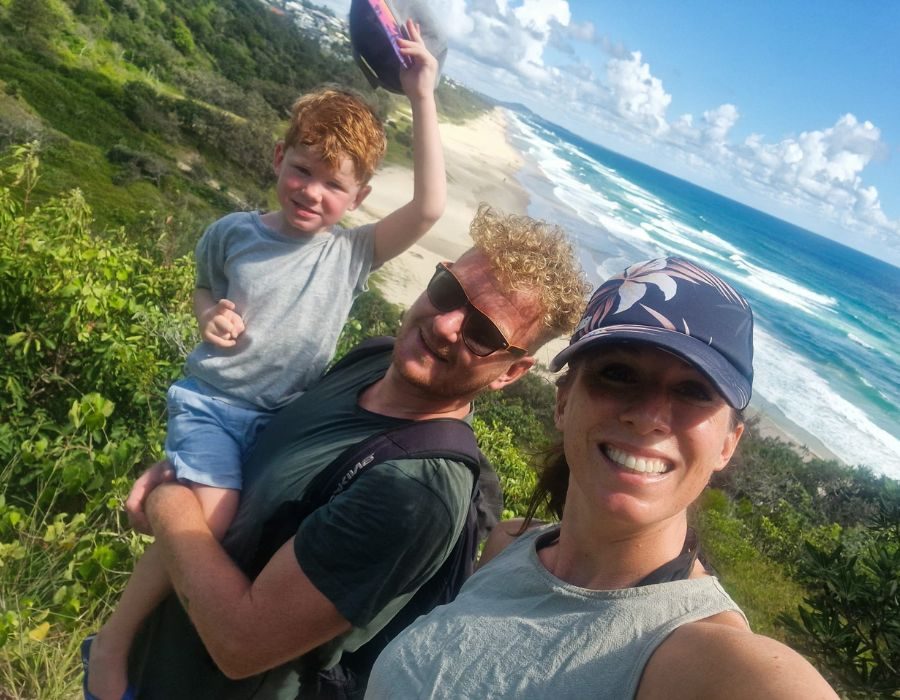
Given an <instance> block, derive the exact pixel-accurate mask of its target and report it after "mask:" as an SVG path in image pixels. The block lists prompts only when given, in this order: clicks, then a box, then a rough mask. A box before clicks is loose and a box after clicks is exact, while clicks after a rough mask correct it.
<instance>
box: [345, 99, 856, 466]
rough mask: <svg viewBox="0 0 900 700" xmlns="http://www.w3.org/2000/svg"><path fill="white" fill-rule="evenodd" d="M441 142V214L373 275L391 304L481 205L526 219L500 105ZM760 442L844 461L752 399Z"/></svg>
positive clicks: (382, 211)
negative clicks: (444, 195) (443, 193)
mask: <svg viewBox="0 0 900 700" xmlns="http://www.w3.org/2000/svg"><path fill="white" fill-rule="evenodd" d="M440 130H441V141H442V143H443V147H444V158H445V161H446V170H447V206H446V209H445V213H444V216H443V217H441V219H440V220H439V221H438V222H437V223H436V224H435V225H434V227H433V228H432V229H431V231H429V232H428V233H427V234H425V236H423V237H422V239H421V240H420V241H419V242H418V243H417V244H415V245H414V246H412V247H411V248H409V249H408V250H406V251H405V252H404V253H402V254H401V255H399V256H397V257H396V258H394V259H393V260H390V261H389V262H387V263H386V264H385V265H384V266H383V267H382V268H381V269H380V270H378V271H377V272H376V273H375V275H374V276H373V282H374V284H375V286H377V288H378V290H379V292H380V293H381V294H383V295H384V297H385V298H386V299H387V300H388V301H389V302H391V303H395V304H399V305H400V306H403V307H408V306H410V305H411V304H412V303H413V301H415V299H416V298H417V297H418V296H419V294H420V293H421V292H422V290H423V289H424V288H425V285H426V284H428V280H429V279H430V278H431V275H432V274H433V273H434V268H435V266H436V265H437V263H439V262H441V261H443V260H455V259H456V258H457V257H459V256H460V255H461V254H462V253H464V252H465V251H466V250H468V248H469V247H470V246H471V244H472V241H471V238H469V233H468V231H469V222H470V221H471V220H472V217H473V216H474V214H475V211H476V209H477V208H478V205H479V203H481V202H487V203H488V204H490V205H491V206H493V207H495V208H496V209H498V210H499V211H502V212H505V213H509V214H527V213H528V205H529V201H530V198H529V194H528V192H527V191H526V190H525V189H524V187H523V186H522V185H521V184H520V183H519V181H518V179H517V175H518V174H519V173H520V171H522V170H523V169H524V168H525V167H526V165H527V164H526V161H525V159H524V157H523V156H522V154H520V153H519V152H518V151H517V150H516V149H515V147H514V146H513V145H512V144H511V142H510V140H509V134H508V124H507V116H506V114H505V112H504V110H503V109H502V108H499V107H498V108H495V109H494V110H492V111H491V112H488V113H487V114H484V115H482V116H480V117H478V118H476V119H474V120H471V121H468V122H466V123H464V124H451V123H444V122H442V123H441V124H440ZM412 184H413V182H412V173H411V171H410V169H409V168H406V167H401V166H396V165H388V166H384V167H383V168H381V169H380V170H379V171H378V172H377V173H376V175H375V177H374V178H373V180H372V192H371V194H369V196H368V197H367V198H366V200H365V201H364V202H363V203H362V205H361V206H360V207H359V208H358V209H357V210H356V211H354V212H353V213H352V216H351V217H349V218H350V223H351V224H352V225H360V224H363V223H366V222H370V221H377V220H378V219H381V218H382V217H384V216H386V215H387V214H388V213H390V212H391V211H393V210H394V209H396V208H398V207H400V206H401V205H403V204H404V203H405V202H407V201H409V199H410V198H411V196H412ZM566 343H567V339H566V338H558V339H556V340H553V341H551V342H549V343H547V344H546V345H545V346H544V347H543V348H541V350H540V351H539V352H538V353H537V354H536V357H537V367H536V370H537V371H538V372H540V373H541V374H543V375H544V376H547V377H550V378H552V377H553V376H554V375H553V374H552V373H551V372H550V371H549V369H547V367H548V365H549V363H550V359H551V358H552V357H553V356H554V355H555V354H556V353H557V352H559V351H560V350H562V349H563V348H564V347H565V345H566ZM747 417H748V418H753V420H754V421H755V422H756V429H757V431H758V432H759V434H760V435H762V436H763V437H772V438H777V439H779V440H781V441H783V442H785V443H787V444H789V445H791V446H792V447H793V448H794V449H795V451H796V452H797V453H798V454H800V455H801V457H803V458H804V459H807V460H808V459H812V458H820V459H835V460H838V461H840V460H839V458H838V457H837V456H836V455H834V454H833V453H832V452H831V451H830V450H828V449H827V448H826V447H825V445H823V444H822V443H821V442H820V441H819V440H817V439H816V438H815V437H814V436H812V435H810V434H809V433H808V432H806V431H804V430H803V429H801V428H800V427H799V426H796V425H794V424H793V423H791V422H790V421H789V420H788V419H787V418H786V417H785V416H784V415H783V414H781V412H780V411H778V409H777V408H776V407H774V406H772V405H771V404H768V403H767V402H766V401H765V400H764V399H760V398H758V397H754V399H753V403H752V405H751V406H750V408H749V409H748V412H747Z"/></svg>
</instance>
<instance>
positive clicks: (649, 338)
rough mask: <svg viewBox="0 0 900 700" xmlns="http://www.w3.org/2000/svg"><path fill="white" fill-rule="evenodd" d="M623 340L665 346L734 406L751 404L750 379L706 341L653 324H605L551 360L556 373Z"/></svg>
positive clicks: (552, 368)
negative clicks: (576, 358) (588, 352)
mask: <svg viewBox="0 0 900 700" xmlns="http://www.w3.org/2000/svg"><path fill="white" fill-rule="evenodd" d="M622 341H630V342H637V343H646V344H648V345H654V346H656V347H660V348H663V349H665V350H668V351H669V352H671V353H673V354H674V355H677V356H678V357H680V358H681V359H683V360H684V361H685V362H688V363H690V364H691V365H693V366H694V367H695V368H696V369H697V371H698V372H700V373H701V374H703V375H704V376H705V377H706V378H707V379H709V381H710V382H712V384H713V386H715V387H716V389H717V390H718V391H719V393H720V394H721V395H722V397H723V398H724V399H725V401H727V402H728V404H729V405H730V406H733V407H734V408H736V409H738V410H741V409H744V408H746V407H747V404H748V403H750V393H751V385H750V382H749V380H748V379H747V378H746V377H744V376H743V375H742V374H741V373H740V372H738V371H737V370H736V369H735V368H734V366H733V365H732V364H731V363H730V362H729V361H728V360H727V359H725V357H724V356H723V355H721V354H720V353H719V352H718V351H717V350H714V349H713V348H711V347H710V346H709V345H707V344H706V343H704V342H702V341H700V340H697V339H696V338H693V337H691V336H689V335H685V334H684V333H679V332H677V331H670V330H667V329H665V328H656V327H651V326H637V325H634V326H605V327H603V328H598V329H596V330H593V331H591V332H590V333H586V334H585V335H584V336H583V337H581V338H579V339H578V341H577V342H575V343H573V344H572V345H569V347H567V348H566V349H565V350H563V351H562V352H560V353H559V354H558V355H557V356H556V357H554V358H553V359H552V360H551V361H550V369H551V370H552V371H554V372H557V371H559V370H560V369H562V367H563V365H565V364H566V363H567V362H569V360H571V359H572V358H573V357H574V356H575V355H581V354H582V353H584V352H585V351H586V350H587V349H588V348H595V347H600V346H602V345H611V344H614V343H620V342H622Z"/></svg>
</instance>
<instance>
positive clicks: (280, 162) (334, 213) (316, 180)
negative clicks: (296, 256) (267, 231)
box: [267, 143, 370, 236]
mask: <svg viewBox="0 0 900 700" xmlns="http://www.w3.org/2000/svg"><path fill="white" fill-rule="evenodd" d="M273 165H274V168H275V174H276V175H277V176H278V183H277V185H276V190H277V193H278V202H279V204H280V205H281V211H280V212H279V213H278V215H277V220H275V219H276V217H273V216H272V215H271V214H270V215H267V218H269V219H270V221H267V223H269V224H270V225H271V224H275V225H274V228H276V229H277V230H278V231H279V232H280V233H282V234H284V235H287V236H297V235H307V236H308V235H312V234H315V233H318V232H320V231H324V230H326V229H328V228H330V227H331V226H333V225H334V224H336V223H337V222H338V221H340V220H341V217H343V216H344V214H345V213H346V212H347V211H349V210H352V209H355V208H356V207H357V206H359V204H360V203H361V202H362V200H363V199H365V197H366V195H367V194H368V193H369V189H370V188H369V187H368V186H364V185H362V184H361V183H360V182H359V181H358V180H357V177H356V172H355V169H354V167H353V162H352V161H351V160H350V158H348V157H345V158H342V159H341V161H340V164H339V166H338V167H337V168H333V167H331V166H330V165H328V163H326V162H325V161H324V160H323V159H322V158H321V157H320V155H319V153H318V152H317V150H316V149H315V148H311V147H309V146H303V145H298V146H289V147H285V146H284V145H283V144H280V143H279V144H278V146H276V147H275V159H274V163H273ZM273 214H274V212H273Z"/></svg>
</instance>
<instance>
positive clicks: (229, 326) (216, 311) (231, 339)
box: [197, 299, 244, 348]
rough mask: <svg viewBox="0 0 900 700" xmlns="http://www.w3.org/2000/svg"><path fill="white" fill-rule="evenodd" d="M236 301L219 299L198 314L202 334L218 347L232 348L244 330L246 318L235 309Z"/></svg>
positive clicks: (208, 341) (204, 338) (206, 339)
mask: <svg viewBox="0 0 900 700" xmlns="http://www.w3.org/2000/svg"><path fill="white" fill-rule="evenodd" d="M234 309H235V305H234V302H232V301H229V300H228V299H219V301H218V302H216V303H215V304H214V305H213V306H210V307H209V308H207V309H205V310H203V311H201V312H200V313H199V314H198V315H197V322H198V323H199V325H200V336H201V337H202V338H203V340H205V341H206V342H207V343H211V344H213V345H215V346H216V347H220V348H230V347H232V346H233V345H234V344H235V343H237V339H238V336H240V334H241V333H243V332H244V319H242V318H241V316H240V314H238V313H237V312H236V311H235V310H234Z"/></svg>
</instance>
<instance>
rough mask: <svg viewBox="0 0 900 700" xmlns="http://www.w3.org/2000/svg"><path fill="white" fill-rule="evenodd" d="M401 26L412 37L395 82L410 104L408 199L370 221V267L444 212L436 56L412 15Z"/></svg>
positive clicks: (444, 178)
mask: <svg viewBox="0 0 900 700" xmlns="http://www.w3.org/2000/svg"><path fill="white" fill-rule="evenodd" d="M406 26H407V30H408V31H409V35H410V37H411V40H405V39H401V40H400V47H401V52H402V53H403V55H405V56H406V57H408V58H411V59H412V62H413V65H412V66H411V67H410V68H407V69H404V70H401V72H400V82H401V84H402V85H403V90H404V92H405V93H406V96H407V97H408V98H409V104H410V107H411V108H412V121H413V124H412V126H413V198H412V200H411V201H410V202H408V203H407V204H405V205H403V206H402V207H400V208H399V209H397V210H396V211H394V212H392V213H390V214H388V215H387V216H386V217H384V218H383V219H382V220H381V221H379V222H378V223H377V224H375V253H374V257H373V266H374V267H378V266H379V265H381V264H383V263H385V262H387V261H388V260H390V259H391V258H393V257H395V256H397V255H399V254H400V253H402V252H403V251H404V250H406V249H407V248H409V246H411V245H412V244H413V243H415V242H416V241H417V240H418V239H419V238H420V237H421V236H422V235H423V234H424V233H425V232H426V231H428V229H430V228H431V227H432V226H433V225H434V222H435V221H437V220H438V219H439V218H440V217H441V214H443V213H444V206H445V204H446V200H447V176H446V173H445V172H444V151H443V149H442V147H441V135H440V131H439V129H438V119H437V106H436V104H435V100H434V83H435V78H436V76H437V69H438V65H437V60H436V59H435V58H434V56H432V55H431V54H430V53H428V49H426V48H425V43H424V42H423V41H422V36H421V34H419V28H418V27H417V26H415V24H414V23H413V22H412V21H411V20H410V21H409V22H408V23H407V25H406Z"/></svg>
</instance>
